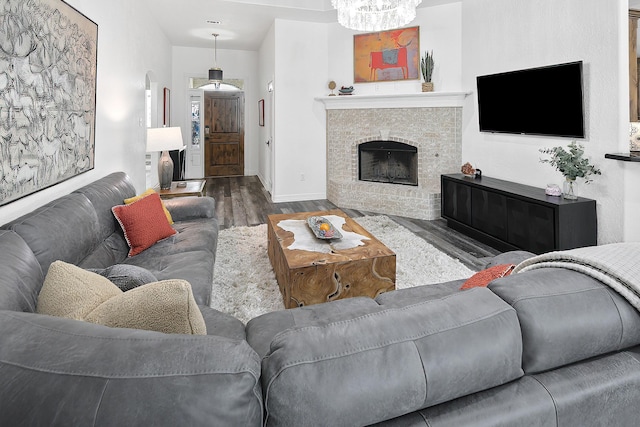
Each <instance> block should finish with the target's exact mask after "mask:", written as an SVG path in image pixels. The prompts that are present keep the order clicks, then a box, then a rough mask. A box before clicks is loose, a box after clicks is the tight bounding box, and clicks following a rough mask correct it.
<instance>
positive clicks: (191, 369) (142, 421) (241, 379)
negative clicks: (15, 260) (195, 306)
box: [0, 310, 262, 426]
mask: <svg viewBox="0 0 640 427" xmlns="http://www.w3.org/2000/svg"><path fill="white" fill-rule="evenodd" d="M0 372H2V381H1V382H0V424H1V425H18V424H24V425H60V426H62V425H153V426H176V425H204V424H206V423H210V422H213V421H215V423H217V424H218V425H242V426H245V425H246V426H260V425H261V422H262V396H261V391H260V385H259V384H260V382H259V381H260V380H259V376H260V359H259V357H258V355H257V354H256V353H255V352H254V351H253V350H252V349H251V348H250V347H249V345H248V344H247V342H246V341H244V340H234V339H229V338H224V337H219V336H195V335H181V334H162V333H159V332H151V331H142V330H134V329H120V328H108V327H105V326H101V325H95V324H92V323H87V322H82V321H77V320H71V319H63V318H56V317H50V316H44V315H39V314H33V313H19V312H13V311H6V310H0ZM34 408H37V410H34Z"/></svg>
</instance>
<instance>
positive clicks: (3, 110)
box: [0, 0, 98, 205]
mask: <svg viewBox="0 0 640 427" xmlns="http://www.w3.org/2000/svg"><path fill="white" fill-rule="evenodd" d="M4 3H5V7H4V10H5V15H4V19H3V20H2V28H1V29H0V33H4V34H3V37H2V38H3V45H2V48H1V49H0V64H1V65H0V81H2V84H1V86H2V88H1V89H0V123H2V138H0V205H5V204H7V203H10V202H13V201H15V200H17V199H20V198H22V197H25V196H27V195H29V194H32V193H35V192H37V191H40V190H42V189H44V188H47V187H51V186H53V185H55V184H58V183H60V182H62V181H65V180H67V179H69V178H72V177H74V176H76V175H79V174H81V173H84V172H87V171H89V170H91V169H93V168H94V155H95V123H96V70H97V58H98V52H97V47H98V25H97V24H96V23H95V22H93V21H92V20H90V19H89V18H87V17H86V16H84V15H83V14H82V13H80V12H79V11H78V10H76V9H74V8H73V7H71V6H69V5H68V4H67V3H65V2H64V1H62V0H29V1H24V0H5V2H4ZM11 35H13V36H12V37H11ZM5 36H6V37H5ZM9 64H11V65H9Z"/></svg>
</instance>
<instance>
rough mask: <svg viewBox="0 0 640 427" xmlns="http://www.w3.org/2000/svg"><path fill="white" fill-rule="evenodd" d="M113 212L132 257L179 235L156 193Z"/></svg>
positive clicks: (114, 208)
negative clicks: (163, 240)
mask: <svg viewBox="0 0 640 427" xmlns="http://www.w3.org/2000/svg"><path fill="white" fill-rule="evenodd" d="M111 211H112V212H113V214H114V215H115V217H116V219H117V220H118V222H119V223H120V227H122V231H124V237H125V239H126V240H127V244H128V245H129V256H130V257H132V256H134V255H138V254H139V253H140V252H142V251H144V250H145V249H148V248H150V247H151V246H153V245H155V244H156V243H157V242H159V241H160V240H162V239H166V238H167V237H169V236H173V235H174V234H176V233H177V231H176V230H174V229H173V227H171V224H169V221H168V220H167V217H166V216H165V214H164V211H163V210H162V201H161V200H160V196H159V195H158V193H156V192H154V193H153V194H149V195H148V196H145V197H143V198H141V199H140V200H138V201H137V202H133V203H131V204H129V205H120V206H114V207H112V208H111Z"/></svg>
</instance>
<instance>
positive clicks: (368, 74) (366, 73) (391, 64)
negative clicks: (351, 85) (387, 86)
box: [353, 27, 420, 83]
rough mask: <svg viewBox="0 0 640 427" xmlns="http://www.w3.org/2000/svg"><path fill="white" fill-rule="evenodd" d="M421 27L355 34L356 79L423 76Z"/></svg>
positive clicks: (406, 78)
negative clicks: (420, 71)
mask: <svg viewBox="0 0 640 427" xmlns="http://www.w3.org/2000/svg"><path fill="white" fill-rule="evenodd" d="M419 65H420V27H411V28H399V29H396V30H389V31H380V32H377V33H367V34H356V35H354V36H353V70H354V76H353V81H354V82H355V83H366V82H380V81H394V80H417V79H419V78H420V73H419Z"/></svg>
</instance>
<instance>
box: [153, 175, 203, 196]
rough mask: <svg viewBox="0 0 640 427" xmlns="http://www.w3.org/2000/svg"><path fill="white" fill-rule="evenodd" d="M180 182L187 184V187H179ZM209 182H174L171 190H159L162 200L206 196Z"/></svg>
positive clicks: (197, 180) (194, 180)
mask: <svg viewBox="0 0 640 427" xmlns="http://www.w3.org/2000/svg"><path fill="white" fill-rule="evenodd" d="M178 182H186V183H187V185H186V186H185V187H178ZM206 183H207V181H206V180H204V179H192V180H189V181H174V182H172V183H171V188H170V189H169V190H157V191H158V193H159V194H160V198H162V199H171V198H173V197H186V196H198V197H202V196H204V187H205V185H206Z"/></svg>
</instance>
